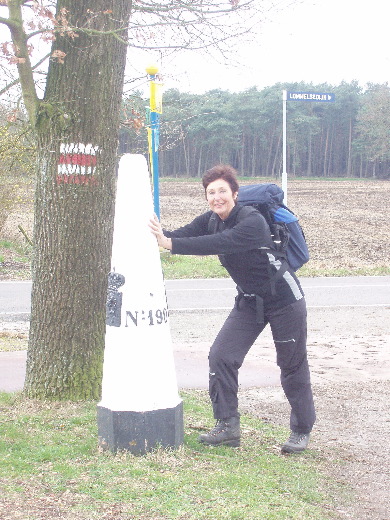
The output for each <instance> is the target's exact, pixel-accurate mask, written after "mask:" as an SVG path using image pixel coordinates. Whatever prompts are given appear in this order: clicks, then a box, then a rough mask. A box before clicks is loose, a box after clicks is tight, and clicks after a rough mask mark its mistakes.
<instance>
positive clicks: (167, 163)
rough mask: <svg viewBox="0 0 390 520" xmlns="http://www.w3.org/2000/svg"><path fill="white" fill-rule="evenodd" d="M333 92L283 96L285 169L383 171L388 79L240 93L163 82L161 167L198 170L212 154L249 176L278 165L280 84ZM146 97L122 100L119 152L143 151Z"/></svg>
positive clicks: (389, 110)
mask: <svg viewBox="0 0 390 520" xmlns="http://www.w3.org/2000/svg"><path fill="white" fill-rule="evenodd" d="M284 89H285V90H288V91H293V92H308V91H309V92H333V93H334V94H335V102H329V103H325V102H302V101H289V102H287V171H288V172H289V174H293V175H299V176H302V175H303V176H311V175H314V176H323V177H328V176H332V177H334V176H348V177H351V176H355V177H387V176H388V175H389V173H390V146H389V142H390V139H389V138H390V87H389V86H388V85H387V84H384V85H376V84H372V85H368V87H367V88H366V89H365V90H363V89H362V87H360V86H359V85H358V83H357V82H352V83H341V84H340V85H339V86H331V85H328V84H321V85H313V84H307V83H303V82H302V83H294V84H280V83H279V84H276V85H274V86H272V87H267V88H264V89H262V90H258V89H257V88H255V87H253V88H251V89H249V90H246V91H244V92H240V93H231V92H229V91H223V90H212V91H209V92H206V93H205V94H201V95H199V94H188V93H181V92H179V91H178V90H176V89H171V90H167V91H166V92H165V94H164V99H163V110H164V113H163V116H162V123H161V131H160V159H159V163H160V174H161V175H162V176H175V177H176V176H199V175H201V174H202V172H203V171H204V170H205V169H207V168H208V167H210V165H212V164H214V163H217V162H227V163H230V164H232V165H234V166H235V167H236V168H237V169H238V170H239V171H240V172H241V173H242V174H244V175H247V176H258V175H261V176H279V175H280V174H281V172H282V166H283V165H282V147H283V138H282V131H283V128H282V126H283V125H282V91H283V90H284ZM146 104H147V100H142V99H140V98H137V97H132V98H129V99H127V100H126V101H125V105H124V109H123V110H124V114H123V121H124V123H123V125H122V129H121V136H120V142H121V151H122V152H134V151H138V152H145V153H146V151H147V142H146V132H145V131H143V129H141V127H142V124H143V120H142V118H143V112H144V106H145V105H146Z"/></svg>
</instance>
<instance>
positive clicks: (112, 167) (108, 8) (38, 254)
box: [25, 0, 130, 400]
mask: <svg viewBox="0 0 390 520" xmlns="http://www.w3.org/2000/svg"><path fill="white" fill-rule="evenodd" d="M129 5H130V2H129V1H128V0H59V1H58V5H57V9H58V12H60V9H61V8H66V10H67V12H68V15H67V16H68V19H69V22H70V24H71V25H72V26H74V27H80V28H84V27H85V28H88V29H90V30H91V31H113V30H118V29H120V28H123V27H126V25H127V19H128V16H129ZM77 34H78V37H76V38H74V39H72V38H71V37H69V36H66V35H65V36H60V35H58V36H57V40H56V41H55V42H54V48H53V50H54V51H56V50H59V51H62V52H64V53H66V56H65V57H64V63H59V62H58V61H51V63H50V67H49V72H48V78H47V85H46V92H45V97H44V100H43V101H42V102H41V103H40V107H39V110H38V114H37V136H38V150H39V164H38V177H37V185H36V199H35V200H36V203H35V229H34V242H35V257H34V262H33V289H32V309H31V325H30V340H29V348H28V359H27V374H26V382H25V393H26V394H27V395H28V396H29V397H33V398H46V399H70V400H82V399H97V398H99V395H100V388H101V378H102V365H103V350H104V332H105V301H106V293H107V275H108V272H109V270H110V256H111V242H112V224H113V208H114V199H115V174H116V168H117V146H118V129H119V111H120V103H121V98H122V86H123V75H124V68H125V59H126V44H125V43H124V42H123V41H120V39H119V38H117V37H116V36H115V35H113V34H112V33H111V34H104V35H102V34H98V33H93V34H92V32H91V34H86V33H85V32H82V31H80V32H78V33H77ZM117 36H119V37H122V38H126V36H127V34H126V31H125V30H123V31H122V32H118V33H117Z"/></svg>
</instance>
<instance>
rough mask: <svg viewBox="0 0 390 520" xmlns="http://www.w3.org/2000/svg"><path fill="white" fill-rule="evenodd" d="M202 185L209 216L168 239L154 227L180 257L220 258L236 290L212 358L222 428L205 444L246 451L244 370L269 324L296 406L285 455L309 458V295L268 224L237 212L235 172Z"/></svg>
mask: <svg viewBox="0 0 390 520" xmlns="http://www.w3.org/2000/svg"><path fill="white" fill-rule="evenodd" d="M202 182H203V186H204V189H205V195H206V199H207V201H208V203H209V207H210V211H208V212H207V213H204V214H203V215H200V216H198V217H197V218H195V220H193V221H192V222H191V223H190V224H188V225H186V226H184V227H181V228H179V229H177V230H176V231H165V230H164V231H163V229H162V227H161V225H160V223H159V221H158V219H157V217H154V218H153V219H152V220H151V222H150V227H151V230H152V232H153V233H154V235H155V236H156V237H157V241H158V244H159V246H160V247H163V248H165V249H168V250H170V251H171V252H172V253H173V254H181V255H215V254H217V255H219V258H220V260H221V263H222V265H223V266H224V267H225V268H226V270H227V271H228V272H229V274H230V276H231V277H232V279H233V280H234V282H235V283H236V284H237V290H238V295H237V297H236V303H235V306H234V308H233V310H232V311H231V313H230V315H229V316H228V318H227V320H226V321H225V323H224V325H223V327H222V329H221V330H220V332H219V334H218V335H217V337H216V339H215V341H214V343H213V345H212V347H211V349H210V354H209V367H210V370H209V372H210V374H209V394H210V399H211V403H212V406H213V412H214V417H215V418H216V420H217V422H216V425H215V427H214V428H213V429H212V430H211V431H210V432H209V433H207V434H203V435H200V437H199V441H200V442H201V443H203V444H207V445H213V446H218V445H221V444H224V445H229V446H239V445H240V415H239V413H238V397H237V394H238V370H239V368H240V367H241V365H242V363H243V361H244V358H245V356H246V354H247V353H248V351H249V349H250V348H251V346H252V345H253V343H254V342H255V340H256V338H257V337H258V336H259V334H260V333H261V332H262V330H263V329H264V327H265V326H266V325H267V324H268V323H269V324H270V327H271V331H272V336H273V340H274V343H275V348H276V353H277V364H278V366H279V367H280V370H281V384H282V387H283V390H284V392H285V395H286V397H287V399H288V401H289V403H290V406H291V415H290V428H291V435H290V437H289V439H288V440H287V441H286V442H285V444H284V445H283V446H282V452H287V453H296V452H300V451H303V450H305V449H306V447H307V445H308V442H309V438H310V432H311V430H312V427H313V424H314V421H315V410H314V403H313V396H312V390H311V384H310V372H309V366H308V361H307V352H306V335H307V332H306V304H305V299H304V295H303V291H302V289H301V286H300V284H299V281H298V279H297V277H296V276H295V274H294V272H293V271H292V270H291V268H289V266H288V265H287V264H286V262H282V261H281V260H280V259H278V257H277V255H276V253H275V248H274V244H273V242H272V238H271V234H270V230H269V227H268V225H267V223H266V220H265V219H264V217H263V216H262V215H261V214H260V213H259V212H258V211H256V210H255V209H254V208H250V207H241V206H239V205H236V200H237V195H238V183H237V178H236V171H235V170H234V169H233V168H232V167H231V166H226V165H218V166H215V167H214V168H211V169H210V170H208V171H207V172H206V174H205V175H204V176H203V179H202ZM210 219H211V220H210ZM273 253H274V254H273ZM276 273H278V274H276Z"/></svg>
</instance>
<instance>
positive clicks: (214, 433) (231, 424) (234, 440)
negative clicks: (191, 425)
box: [198, 417, 240, 448]
mask: <svg viewBox="0 0 390 520" xmlns="http://www.w3.org/2000/svg"><path fill="white" fill-rule="evenodd" d="M198 440H199V442H201V443H202V444H207V445H209V446H222V445H223V446H232V447H234V448H237V447H238V446H239V445H240V418H239V417H228V418H227V419H218V420H217V422H216V425H215V426H214V428H213V429H212V430H211V431H210V432H209V433H203V434H202V435H199V438H198Z"/></svg>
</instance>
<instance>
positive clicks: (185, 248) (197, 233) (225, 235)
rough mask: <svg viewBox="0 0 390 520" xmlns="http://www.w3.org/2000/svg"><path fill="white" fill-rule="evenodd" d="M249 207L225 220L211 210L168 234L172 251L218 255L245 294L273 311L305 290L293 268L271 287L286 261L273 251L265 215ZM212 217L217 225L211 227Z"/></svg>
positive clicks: (185, 253)
mask: <svg viewBox="0 0 390 520" xmlns="http://www.w3.org/2000/svg"><path fill="white" fill-rule="evenodd" d="M248 209H249V208H243V207H241V206H235V207H234V208H233V210H232V211H231V213H230V215H229V216H228V218H227V219H226V220H225V221H223V220H221V219H220V217H219V216H218V215H215V214H214V213H213V212H212V211H208V212H207V213H204V214H203V215H200V216H199V217H196V218H195V219H194V220H193V221H192V222H191V223H190V224H187V225H186V226H183V227H181V228H179V229H177V230H176V231H164V233H165V235H166V236H167V237H170V238H171V239H172V254H179V255H218V256H219V258H220V260H221V263H222V265H223V266H224V267H225V268H226V270H227V271H228V273H229V274H230V276H231V277H232V279H233V281H234V282H235V283H236V284H237V286H238V287H240V288H241V290H242V291H243V292H244V293H248V294H257V295H259V296H261V297H262V298H263V299H264V311H265V313H267V312H272V311H275V310H277V309H279V308H282V307H285V306H287V305H289V304H290V303H293V302H294V301H297V300H300V299H301V298H302V297H303V292H302V289H301V286H300V284H299V281H298V279H297V277H296V276H295V274H294V272H293V271H292V269H290V268H288V269H287V271H286V272H285V273H284V274H283V276H281V277H280V279H279V280H277V281H276V282H275V287H274V290H271V284H270V279H271V277H272V276H273V275H274V274H275V273H276V272H277V271H278V270H279V269H280V268H281V266H282V260H280V259H279V258H278V257H277V256H276V255H274V254H272V252H273V250H274V244H273V242H272V238H271V233H270V230H269V227H268V224H267V223H266V221H265V219H264V217H263V216H262V215H261V214H260V213H259V212H258V211H256V210H254V209H253V208H250V211H247V210H248ZM241 211H242V213H241ZM240 213H241V214H240ZM211 216H215V218H216V225H215V226H214V228H211V229H210V227H211V226H210V225H209V221H210V217H211Z"/></svg>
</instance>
